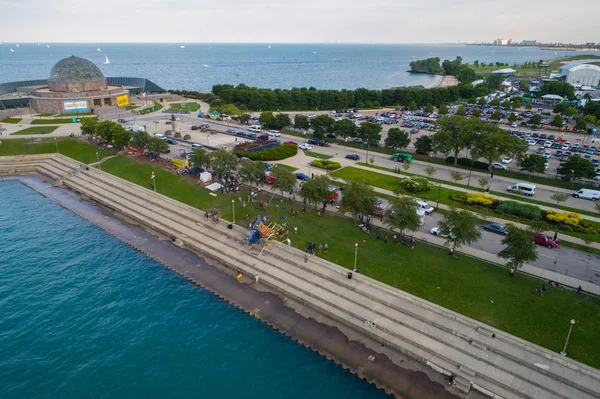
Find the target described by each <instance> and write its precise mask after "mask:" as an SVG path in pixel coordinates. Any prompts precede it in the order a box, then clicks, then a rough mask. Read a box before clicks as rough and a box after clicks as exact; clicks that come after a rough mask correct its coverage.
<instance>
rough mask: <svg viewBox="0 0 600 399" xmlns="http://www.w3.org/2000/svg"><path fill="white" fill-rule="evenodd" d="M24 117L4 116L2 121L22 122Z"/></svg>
mask: <svg viewBox="0 0 600 399" xmlns="http://www.w3.org/2000/svg"><path fill="white" fill-rule="evenodd" d="M22 120H23V119H22V118H4V119H2V123H15V124H17V123H21V121H22Z"/></svg>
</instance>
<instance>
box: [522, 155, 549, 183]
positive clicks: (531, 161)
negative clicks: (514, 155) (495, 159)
mask: <svg viewBox="0 0 600 399" xmlns="http://www.w3.org/2000/svg"><path fill="white" fill-rule="evenodd" d="M519 169H521V170H522V171H526V172H529V180H531V174H532V173H544V171H545V170H546V158H544V157H543V156H541V155H538V154H529V155H526V156H525V157H524V158H523V159H522V160H521V161H520V162H519Z"/></svg>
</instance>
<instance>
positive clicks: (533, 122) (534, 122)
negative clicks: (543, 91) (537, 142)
mask: <svg viewBox="0 0 600 399" xmlns="http://www.w3.org/2000/svg"><path fill="white" fill-rule="evenodd" d="M528 105H529V104H528ZM540 123H542V118H541V117H540V116H539V115H538V114H535V115H533V116H532V117H531V118H530V119H529V124H530V125H533V126H539V125H540Z"/></svg>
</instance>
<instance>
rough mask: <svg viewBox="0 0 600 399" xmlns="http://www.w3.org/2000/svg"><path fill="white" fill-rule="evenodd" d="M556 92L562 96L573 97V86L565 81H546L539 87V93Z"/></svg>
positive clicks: (542, 94) (541, 94)
mask: <svg viewBox="0 0 600 399" xmlns="http://www.w3.org/2000/svg"><path fill="white" fill-rule="evenodd" d="M546 94H556V95H559V96H561V97H563V98H568V99H572V98H574V97H575V87H573V85H571V84H569V83H565V82H548V83H545V84H544V85H542V87H540V91H539V95H540V96H545V95H546Z"/></svg>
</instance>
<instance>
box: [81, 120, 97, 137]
mask: <svg viewBox="0 0 600 399" xmlns="http://www.w3.org/2000/svg"><path fill="white" fill-rule="evenodd" d="M96 126H98V119H96V118H82V119H81V133H82V134H87V135H89V136H93V135H94V134H96Z"/></svg>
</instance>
